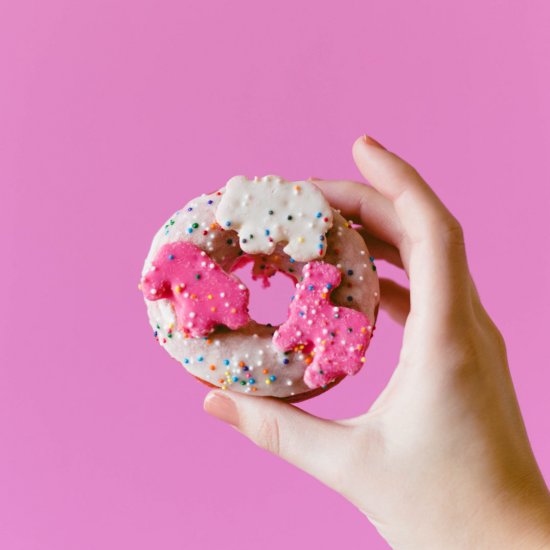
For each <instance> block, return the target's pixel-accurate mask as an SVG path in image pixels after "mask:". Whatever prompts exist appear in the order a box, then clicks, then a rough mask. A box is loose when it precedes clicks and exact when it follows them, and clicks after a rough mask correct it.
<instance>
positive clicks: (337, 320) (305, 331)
mask: <svg viewBox="0 0 550 550" xmlns="http://www.w3.org/2000/svg"><path fill="white" fill-rule="evenodd" d="M303 274H304V279H303V281H302V283H301V284H299V285H298V286H297V292H296V295H295V296H294V298H293V300H292V302H291V304H290V308H289V316H288V320H287V321H285V322H284V323H283V324H282V325H281V326H280V327H279V329H278V330H277V332H275V334H274V335H273V343H274V344H275V345H276V346H277V347H278V348H279V349H281V350H283V351H289V350H295V351H302V352H303V353H304V354H305V355H306V362H307V363H309V366H308V367H307V369H306V371H305V373H304V381H305V383H306V384H307V385H308V387H310V388H319V387H321V386H325V385H326V384H328V383H329V382H331V381H333V380H334V379H336V378H338V377H340V376H342V375H346V374H355V373H356V372H357V371H359V369H360V368H361V366H362V364H363V363H364V361H365V358H364V357H363V356H364V354H365V351H366V349H367V347H368V345H369V342H370V338H371V334H372V326H371V323H370V322H369V320H368V319H367V317H366V316H365V315H364V314H363V313H360V312H359V311H356V310H354V309H350V308H347V307H338V306H335V305H333V304H332V303H331V302H330V300H329V296H330V293H331V292H332V291H333V290H334V289H335V288H336V287H337V286H338V285H339V284H340V280H341V273H340V270H339V269H338V268H337V267H335V266H333V265H331V264H328V263H325V262H311V263H308V264H307V265H306V266H305V267H304V271H303Z"/></svg>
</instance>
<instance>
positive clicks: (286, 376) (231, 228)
mask: <svg viewBox="0 0 550 550" xmlns="http://www.w3.org/2000/svg"><path fill="white" fill-rule="evenodd" d="M248 263H251V264H252V276H253V278H254V279H261V280H262V282H263V284H264V286H268V285H269V278H270V277H271V276H273V275H274V274H275V273H277V272H281V273H283V274H285V275H287V276H289V277H291V278H292V280H293V281H294V282H295V284H296V292H295V295H294V296H293V298H292V300H291V303H290V306H289V316H288V319H287V320H286V321H285V322H284V323H283V324H282V325H281V326H280V327H273V326H271V325H262V324H259V323H257V322H255V321H254V320H253V319H251V318H250V315H249V313H248V299H249V291H248V289H247V288H246V286H245V285H244V284H243V283H242V282H241V281H240V280H239V279H238V278H237V276H236V275H235V274H234V273H233V271H235V269H237V268H240V267H242V266H243V265H245V264H248ZM139 286H140V288H141V290H142V292H143V294H144V297H145V303H146V306H147V313H148V316H149V321H150V323H151V326H152V328H153V334H154V337H155V338H156V339H157V340H158V342H159V343H160V345H161V346H162V347H164V349H166V351H167V352H168V353H169V354H170V355H171V356H172V357H173V358H174V359H176V360H177V361H178V362H179V363H181V364H182V365H183V366H184V367H185V368H186V369H187V370H188V371H189V372H190V373H191V374H192V375H194V376H195V377H196V378H198V379H199V380H201V381H203V382H205V383H207V384H208V385H211V386H215V387H220V388H223V389H228V390H232V391H237V392H244V393H250V394H251V395H257V396H272V397H277V398H281V399H285V400H286V401H301V400H303V399H307V398H309V397H312V396H314V395H317V394H318V393H320V392H323V391H325V390H326V389H328V388H330V387H331V386H333V385H335V384H336V383H338V382H339V381H341V380H342V379H343V378H344V377H345V376H346V375H350V374H355V373H356V372H357V371H358V370H359V369H360V368H361V366H362V365H363V363H364V361H365V358H364V354H365V351H366V349H367V347H368V345H369V342H370V339H371V337H372V334H373V331H374V329H375V322H376V316H377V312H378V304H379V292H380V291H379V286H378V277H377V274H376V267H375V265H374V259H373V258H372V257H371V256H370V255H369V251H368V249H367V246H366V244H365V242H364V240H363V239H362V238H361V236H360V235H359V233H358V232H357V231H356V230H355V229H354V228H353V226H352V224H351V222H348V221H346V220H345V219H344V218H343V217H342V216H341V215H340V213H339V212H338V211H336V210H333V209H332V208H331V207H330V205H329V204H328V202H327V200H326V199H325V198H324V196H323V194H322V193H321V191H320V190H319V189H318V188H317V187H316V186H315V185H314V184H313V183H311V182H309V181H300V182H289V181H286V180H284V179H282V178H280V177H277V176H265V177H263V178H254V179H252V180H249V179H247V178H246V177H244V176H236V177H234V178H231V179H230V180H229V181H228V183H227V184H226V186H225V187H223V188H222V189H220V190H219V191H216V192H214V193H211V194H206V195H202V196H200V197H198V198H196V199H193V200H192V201H191V202H189V203H188V204H187V205H186V206H185V207H184V208H182V209H181V210H178V211H177V212H176V213H175V214H174V215H173V216H172V217H171V218H170V219H169V220H168V221H167V222H166V224H164V226H163V227H162V228H161V229H160V230H159V231H158V232H157V234H156V235H155V237H154V239H153V243H152V245H151V249H150V251H149V254H148V256H147V258H146V260H145V264H144V267H143V271H142V277H141V281H140V285H139Z"/></svg>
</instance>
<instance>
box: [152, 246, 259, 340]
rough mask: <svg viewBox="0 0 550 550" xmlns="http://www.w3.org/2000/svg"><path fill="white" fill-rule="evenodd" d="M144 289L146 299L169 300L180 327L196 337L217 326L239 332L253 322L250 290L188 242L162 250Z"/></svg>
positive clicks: (184, 331) (154, 262) (202, 335)
mask: <svg viewBox="0 0 550 550" xmlns="http://www.w3.org/2000/svg"><path fill="white" fill-rule="evenodd" d="M141 289H142V291H143V294H144V296H145V298H146V299H147V300H160V299H162V298H164V299H168V300H170V301H171V302H172V305H173V306H174V310H175V313H176V321H177V328H178V329H179V330H181V331H182V332H183V333H185V334H186V335H188V336H191V337H193V338H200V337H204V336H207V335H208V334H209V333H210V332H212V330H214V328H215V327H216V326H217V325H226V326H227V327H229V328H230V329H238V328H241V327H242V326H244V325H246V324H247V323H248V322H249V321H250V315H249V314H248V298H249V296H248V289H247V288H246V287H245V286H244V285H243V284H242V283H241V282H240V281H239V279H237V277H235V276H234V275H229V274H228V273H226V272H225V271H224V270H223V269H222V268H221V267H220V266H219V265H218V264H217V263H216V262H214V261H213V260H212V259H211V258H210V257H209V256H208V255H207V254H206V252H204V251H202V250H201V249H200V248H198V247H197V246H195V245H194V244H191V243H189V242H186V241H179V242H175V243H168V244H165V245H164V246H163V247H162V248H161V249H160V250H159V252H158V254H157V256H156V258H155V259H154V261H153V267H152V268H151V270H150V271H149V272H148V273H147V274H146V275H145V276H144V277H143V279H142V282H141Z"/></svg>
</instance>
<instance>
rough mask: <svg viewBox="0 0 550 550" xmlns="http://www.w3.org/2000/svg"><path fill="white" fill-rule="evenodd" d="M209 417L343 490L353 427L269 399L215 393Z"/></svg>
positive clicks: (206, 403) (209, 402)
mask: <svg viewBox="0 0 550 550" xmlns="http://www.w3.org/2000/svg"><path fill="white" fill-rule="evenodd" d="M204 409H205V411H206V412H208V413H209V414H211V415H213V416H215V417H217V418H219V419H220V420H223V421H224V422H227V423H229V424H231V425H233V426H234V427H235V428H236V429H237V430H238V431H240V432H241V433H242V434H244V435H245V436H246V437H248V438H249V439H251V440H252V441H253V442H254V443H255V444H256V445H258V446H260V447H262V448H264V449H266V450H268V451H269V452H271V453H273V454H275V455H278V456H280V457H281V458H283V459H285V460H287V461H288V462H290V463H291V464H294V465H295V466H297V467H298V468H301V469H302V470H304V471H306V472H308V473H309V474H311V475H313V476H314V477H316V478H317V479H319V480H320V481H322V482H323V483H325V484H327V485H329V486H330V487H332V488H334V489H336V490H340V487H339V484H340V483H341V481H340V479H341V477H342V476H341V475H340V474H339V473H338V468H335V467H334V466H335V464H338V463H339V460H340V461H341V457H340V456H339V455H340V454H341V453H340V449H345V448H346V438H347V436H348V433H349V430H350V428H349V427H347V426H342V425H340V424H337V423H336V422H332V421H330V420H323V419H321V418H317V417H315V416H312V415H310V414H308V413H306V412H304V411H302V410H301V409H298V408H297V407H294V406H292V405H289V404H287V403H284V402H282V401H279V400H277V399H273V398H269V397H250V396H247V395H242V394H237V393H234V392H226V391H221V390H215V391H211V392H210V393H209V394H208V395H207V396H206V399H205V401H204Z"/></svg>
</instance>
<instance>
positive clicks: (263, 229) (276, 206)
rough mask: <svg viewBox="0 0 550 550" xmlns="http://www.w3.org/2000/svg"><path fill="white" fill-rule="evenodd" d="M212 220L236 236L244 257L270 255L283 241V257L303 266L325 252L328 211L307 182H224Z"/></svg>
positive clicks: (271, 178)
mask: <svg viewBox="0 0 550 550" xmlns="http://www.w3.org/2000/svg"><path fill="white" fill-rule="evenodd" d="M216 221H217V222H218V223H219V224H220V225H221V226H222V227H224V228H233V229H234V230H236V231H237V232H238V234H239V240H240V246H241V249H242V250H243V251H244V252H246V253H248V254H268V255H269V254H272V253H273V252H274V251H275V248H276V247H277V244H278V243H281V242H284V243H288V244H287V245H286V246H285V247H284V248H283V252H285V253H286V254H288V256H290V257H291V258H293V259H294V260H297V261H300V262H307V261H309V260H315V259H319V258H322V257H323V256H324V255H325V253H326V240H325V237H326V233H327V231H328V230H329V229H330V228H331V226H332V210H331V208H330V205H329V204H328V202H327V201H326V199H325V197H324V196H323V194H322V193H321V191H319V189H318V188H317V187H316V186H315V185H313V184H312V183H311V182H307V181H300V182H289V181H286V180H284V179H282V178H279V177H277V176H265V177H263V178H261V179H260V178H255V179H253V180H249V179H247V178H245V177H244V176H235V177H234V178H231V179H230V180H229V181H228V182H227V186H226V190H225V193H224V195H223V197H222V200H221V201H220V204H219V206H218V208H217V210H216Z"/></svg>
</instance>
